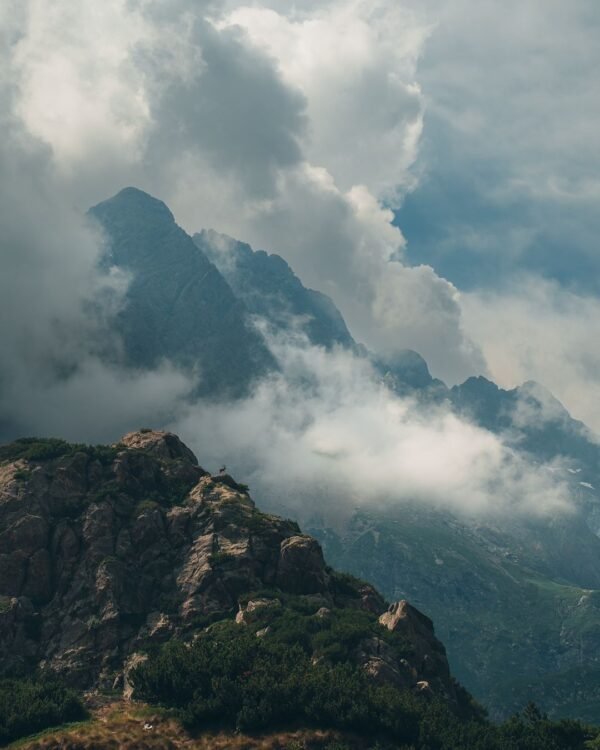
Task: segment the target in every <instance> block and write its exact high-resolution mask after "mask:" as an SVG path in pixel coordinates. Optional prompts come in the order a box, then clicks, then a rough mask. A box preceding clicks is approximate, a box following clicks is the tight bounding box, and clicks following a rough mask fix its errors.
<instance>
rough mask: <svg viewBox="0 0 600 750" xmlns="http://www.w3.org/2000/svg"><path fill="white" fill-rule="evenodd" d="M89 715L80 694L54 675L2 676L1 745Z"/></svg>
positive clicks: (0, 697) (0, 684)
mask: <svg viewBox="0 0 600 750" xmlns="http://www.w3.org/2000/svg"><path fill="white" fill-rule="evenodd" d="M85 717H86V711H85V709H84V707H83V705H82V703H81V701H80V700H79V698H78V697H77V695H76V694H75V693H74V692H73V691H72V690H68V689H67V688H65V686H64V685H63V684H62V683H61V682H59V681H58V680H57V679H56V678H54V677H49V676H43V675H42V676H38V677H36V678H31V679H21V680H17V679H5V680H0V745H5V744H7V743H8V742H11V741H12V740H15V739H18V738H19V737H23V736H24V735H28V734H32V733H33V732H40V731H42V730H43V729H47V728H48V727H53V726H57V725H59V724H65V723H67V722H71V721H80V720H81V719H84V718H85Z"/></svg>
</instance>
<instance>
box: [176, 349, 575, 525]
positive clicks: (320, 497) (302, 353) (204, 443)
mask: <svg viewBox="0 0 600 750" xmlns="http://www.w3.org/2000/svg"><path fill="white" fill-rule="evenodd" d="M275 349H276V351H277V354H278V355H279V358H280V361H281V362H282V363H283V366H284V372H283V374H282V375H279V376H276V377H274V378H273V379H271V380H270V381H268V382H265V383H263V384H261V385H260V386H259V387H258V388H257V390H256V392H255V393H254V395H253V396H252V397H251V398H249V399H247V400H246V401H243V402H240V403H238V404H236V405H235V408H231V406H230V405H225V404H220V405H218V404H200V405H199V406H197V407H196V408H195V409H192V410H191V411H190V412H189V413H188V414H187V415H186V416H185V417H184V418H182V419H181V420H180V421H178V422H177V423H176V424H175V425H174V428H175V429H176V430H177V432H178V433H179V434H180V435H181V436H182V437H183V438H184V439H185V440H186V442H188V444H189V445H190V446H191V447H192V448H193V449H194V450H195V451H196V452H197V455H198V456H199V457H200V458H201V460H202V461H204V462H207V464H208V468H213V467H216V466H217V465H219V464H220V463H221V462H222V461H223V460H226V462H227V464H228V466H229V467H230V469H231V470H232V472H233V473H234V475H235V476H237V477H238V478H239V479H240V480H241V479H242V478H243V480H244V481H248V482H249V484H250V485H251V487H252V490H253V494H254V497H256V498H257V500H258V501H259V502H265V501H266V502H268V503H270V504H273V505H277V507H279V508H281V507H282V506H285V505H286V504H288V503H289V504H290V505H291V506H292V507H293V506H294V505H295V506H296V507H295V511H296V512H297V513H298V512H300V511H304V512H310V511H311V510H313V511H314V510H320V511H325V509H326V508H327V507H328V508H329V509H330V510H331V509H334V510H335V511H338V510H341V509H343V508H345V509H346V510H351V509H352V508H353V507H354V506H355V505H362V504H380V505H385V504H388V503H402V502H417V503H426V504H429V505H431V506H436V507H441V508H445V509H448V510H451V511H453V512H457V513H464V514H467V515H474V516H488V517H493V516H498V517H504V516H505V515H506V514H510V515H511V516H512V517H515V516H517V515H519V514H528V515H529V514H533V515H536V514H539V515H544V514H546V513H556V512H562V511H567V510H568V509H569V507H570V500H569V496H568V492H567V490H566V488H565V487H564V486H563V485H562V484H561V483H559V482H557V480H556V478H555V477H554V475H553V474H552V473H551V472H547V471H544V469H543V467H541V468H539V467H534V466H532V465H530V464H528V463H527V462H526V461H524V460H523V459H522V458H520V457H519V456H517V455H516V454H515V453H513V452H512V451H511V450H510V449H508V448H507V447H506V446H505V445H504V444H503V443H502V441H501V440H500V439H499V438H497V437H496V436H494V435H492V434H491V433H489V432H487V431H485V430H482V429H480V428H478V427H475V426H473V425H471V424H469V423H467V422H465V421H463V420H461V419H459V418H458V417H457V416H455V415H454V414H452V413H451V412H450V411H449V410H448V409H446V408H443V407H438V408H432V409H431V410H425V411H424V410H423V409H422V408H417V407H416V406H415V404H413V403H412V402H411V401H410V400H402V399H399V398H398V397H396V396H394V395H393V394H391V393H390V391H388V390H387V389H386V388H385V387H384V386H383V385H382V384H380V383H378V382H377V379H376V377H375V376H374V373H373V372H372V371H371V369H370V367H369V365H368V363H367V362H366V361H364V360H359V359H356V358H354V357H353V356H352V355H350V354H348V353H346V352H342V351H339V352H336V353H333V354H331V353H327V352H325V351H324V350H321V349H317V348H314V347H307V346H302V345H298V342H296V343H292V344H290V342H289V341H282V342H279V344H275ZM257 436H259V438H260V439H257ZM299 503H300V504H301V505H302V504H303V503H304V504H307V503H308V504H310V505H309V506H307V505H305V507H303V508H298V504H299Z"/></svg>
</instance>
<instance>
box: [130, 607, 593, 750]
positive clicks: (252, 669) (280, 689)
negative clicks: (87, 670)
mask: <svg viewBox="0 0 600 750" xmlns="http://www.w3.org/2000/svg"><path fill="white" fill-rule="evenodd" d="M313 611H314V610H313ZM265 628H268V629H267V630H266V632H265ZM378 628H379V626H378V625H377V624H376V623H373V621H372V618H371V617H370V616H369V615H368V614H367V613H365V612H360V611H356V610H351V609H348V610H337V611H334V612H332V613H329V615H328V616H326V617H321V618H319V617H316V616H315V615H308V614H306V613H303V612H302V597H298V598H296V599H295V600H293V601H292V602H291V603H290V602H289V601H288V602H286V606H284V607H282V608H276V607H264V612H263V613H262V615H261V616H260V617H259V618H258V619H257V621H255V622H253V626H252V627H249V626H246V625H237V624H235V623H232V622H221V623H216V624H214V625H212V626H211V627H209V628H208V629H207V630H206V631H205V632H204V633H203V634H202V635H201V636H200V637H199V638H197V639H196V640H195V641H194V642H193V643H192V644H186V643H183V642H181V641H177V640H173V641H171V642H170V643H168V644H166V645H165V646H163V647H162V649H161V650H160V651H158V652H157V653H154V654H152V655H151V656H150V659H149V660H148V661H147V662H145V663H144V664H142V665H141V666H139V667H138V668H137V669H136V670H135V672H134V674H133V676H132V677H133V683H134V686H135V695H136V696H137V697H139V698H142V699H144V700H146V701H148V702H150V703H153V704H156V705H160V706H163V707H165V708H168V709H170V710H171V711H173V712H174V715H175V716H176V717H177V718H178V719H179V720H181V721H182V723H183V724H184V726H185V727H186V728H187V729H188V730H192V731H203V732H204V731H208V730H212V731H214V730H216V729H221V730H229V731H236V732H264V731H266V730H271V731H272V730H277V729H281V728H285V727H290V726H307V727H313V728H314V727H319V728H321V729H329V730H338V731H342V732H351V733H352V734H354V735H357V736H359V737H363V738H365V739H369V740H370V741H372V744H373V746H375V742H377V743H378V744H377V747H378V748H379V749H380V750H384V749H385V750H387V749H388V748H389V749H391V748H414V749H415V750H417V748H418V750H563V749H564V750H566V749H567V748H568V749H569V750H584V748H587V747H592V746H593V745H589V744H587V743H588V742H591V741H592V740H593V739H594V737H595V735H596V733H595V732H594V731H593V730H591V729H588V728H586V727H585V726H583V725H582V724H580V723H578V722H574V721H560V722H553V721H550V720H548V719H547V718H546V717H545V716H544V715H542V714H541V713H540V712H539V711H538V710H537V709H536V708H535V707H534V706H529V707H528V708H527V710H526V711H524V712H523V713H522V714H520V715H517V716H515V717H514V718H513V719H511V720H510V721H508V722H506V723H504V724H503V725H501V726H497V725H494V724H492V723H491V722H489V721H488V720H487V719H486V718H485V714H484V712H483V711H482V710H481V709H479V708H478V707H476V706H470V707H469V706H467V705H465V706H462V714H463V716H462V717H459V716H457V715H456V713H453V712H452V711H451V710H450V709H449V708H448V706H447V705H445V704H444V703H443V702H441V701H437V700H434V699H429V700H426V699H423V698H421V697H418V696H416V695H414V694H412V693H410V692H399V691H397V690H395V689H394V688H392V687H390V686H384V685H375V684H373V682H372V681H370V680H369V679H368V678H367V677H366V675H365V673H364V672H363V671H362V670H361V669H360V668H359V667H357V666H356V664H355V663H352V662H351V660H350V654H351V653H352V652H353V651H354V650H355V649H356V647H357V646H358V644H359V643H360V641H361V640H362V639H364V638H365V637H369V636H372V635H374V634H375V632H374V631H375V630H377V635H379V636H384V637H387V638H394V637H397V636H395V635H394V634H393V633H387V632H384V630H383V629H380V630H378ZM257 630H258V632H259V636H257V635H256V632H257ZM395 645H396V646H397V647H398V648H400V649H401V648H402V647H403V645H404V644H402V643H401V642H397V643H396V644H395ZM350 747H351V745H346V744H344V743H343V742H342V743H337V744H336V745H335V748H336V750H347V748H350Z"/></svg>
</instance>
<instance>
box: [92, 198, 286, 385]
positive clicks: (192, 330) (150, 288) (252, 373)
mask: <svg viewBox="0 0 600 750" xmlns="http://www.w3.org/2000/svg"><path fill="white" fill-rule="evenodd" d="M90 216H91V217H93V218H94V219H95V220H96V221H98V222H99V223H100V225H101V227H102V229H103V232H104V234H105V237H106V244H107V251H108V252H107V258H106V261H105V262H106V264H107V265H112V266H115V267H117V268H120V269H122V270H123V271H124V272H126V273H127V274H128V276H129V277H130V283H129V285H128V288H127V294H126V297H125V304H124V306H123V308H122V309H121V310H120V311H119V314H118V316H117V319H116V321H115V329H116V330H117V332H118V334H119V336H120V337H121V338H122V340H123V344H124V352H125V355H126V360H127V363H128V364H130V365H132V366H134V367H142V368H154V367H156V366H158V364H159V363H160V362H162V361H164V360H165V359H168V360H170V361H172V362H175V363H176V364H177V365H179V366H183V367H186V368H189V369H190V370H191V371H193V372H194V373H195V372H196V371H199V378H198V379H197V384H196V388H195V394H196V395H211V396H215V395H218V396H234V397H236V396H240V395H244V394H245V393H246V392H247V389H248V388H249V386H250V384H251V383H252V382H253V381H254V380H255V379H256V378H259V377H261V376H263V375H265V374H266V373H268V372H269V371H271V370H273V369H276V367H277V365H276V362H275V359H274V357H273V356H272V354H271V352H270V351H269V349H268V347H267V345H266V343H265V341H264V340H263V338H262V336H261V335H260V334H259V333H258V332H257V331H256V330H255V329H254V328H253V327H252V326H251V325H249V324H248V323H247V321H246V317H247V312H248V311H247V310H246V308H245V306H244V304H243V303H242V302H241V301H240V300H239V299H237V297H236V296H235V295H234V293H233V292H232V290H231V288H230V286H229V284H228V283H227V282H226V281H225V279H224V278H223V276H222V274H221V273H219V271H218V270H217V268H216V267H215V266H214V265H213V264H212V263H211V262H210V261H209V260H208V258H207V257H206V256H205V255H204V253H203V252H202V250H201V249H199V248H198V247H196V245H194V242H193V241H192V238H191V237H189V236H188V235H187V234H186V233H185V232H184V231H183V229H181V227H179V226H178V225H177V224H176V223H175V220H174V218H173V215H172V213H171V212H170V211H169V209H168V208H167V207H166V206H165V204H164V203H162V201H159V200H156V199H155V198H152V197H151V196H150V195H147V194H146V193H144V192H143V191H141V190H137V189H135V188H125V189H124V190H121V192H119V193H118V194H117V195H115V196H114V197H113V198H110V199H109V200H106V201H104V202H102V203H100V204H98V205H97V206H94V207H93V208H92V209H90Z"/></svg>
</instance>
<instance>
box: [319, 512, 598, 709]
mask: <svg viewBox="0 0 600 750" xmlns="http://www.w3.org/2000/svg"><path fill="white" fill-rule="evenodd" d="M306 526H307V528H308V529H309V531H310V532H311V533H312V534H314V535H315V536H316V537H317V538H318V539H319V540H320V541H321V543H322V544H323V549H324V551H325V554H326V555H327V558H328V559H329V560H331V562H332V564H333V565H335V566H336V567H338V568H340V569H341V570H346V571H348V572H350V573H352V574H354V575H360V576H363V577H366V578H367V579H368V580H371V581H373V582H374V583H375V584H376V585H377V586H378V587H379V588H380V589H381V591H383V592H384V593H385V594H386V595H387V596H389V597H391V598H396V597H408V598H410V599H411V601H414V602H415V604H416V605H417V606H418V607H420V608H421V609H423V610H424V611H425V612H427V613H429V614H430V615H431V616H432V617H433V618H435V621H436V623H437V624H438V630H439V633H440V635H441V637H442V638H443V640H444V642H445V643H446V645H447V647H448V654H449V658H450V663H451V665H452V668H453V669H454V670H455V672H456V674H457V676H458V678H459V679H460V680H461V681H462V682H463V683H464V684H465V685H467V686H468V687H469V689H470V690H471V691H472V692H473V693H474V694H475V695H476V696H477V697H478V699H479V700H481V701H482V702H483V704H484V705H486V706H487V707H488V708H490V709H491V710H492V713H493V715H495V716H497V717H506V716H507V715H508V713H509V711H514V710H518V709H521V708H522V707H523V705H524V704H525V703H526V700H527V698H526V694H527V689H526V686H527V685H529V686H531V685H533V684H535V690H533V688H532V691H533V692H535V696H536V700H537V701H538V702H539V704H540V705H541V706H542V707H543V708H544V709H545V710H547V711H550V712H551V713H553V714H554V715H563V716H564V715H566V716H578V717H580V718H582V719H585V720H593V721H596V722H598V721H600V707H599V706H598V705H597V704H596V710H595V711H593V710H592V709H591V708H590V707H589V706H588V707H587V708H586V710H585V711H584V710H583V707H582V711H579V710H577V708H576V706H574V704H573V702H571V703H570V704H569V703H568V701H567V700H566V698H565V695H563V696H562V697H561V698H560V700H558V699H557V696H556V694H555V691H554V690H553V689H552V688H551V686H552V683H553V681H555V680H556V676H557V675H558V674H561V673H563V672H565V671H568V670H570V675H571V686H572V689H573V692H575V691H579V692H580V693H581V692H585V691H587V692H588V693H589V694H591V692H594V691H595V690H597V687H598V686H597V685H596V683H595V682H594V680H596V679H597V675H598V673H599V670H600V540H599V539H598V538H597V537H596V536H595V535H594V534H592V532H591V531H590V530H589V529H588V528H587V526H586V525H585V524H584V523H583V522H582V520H581V519H579V518H563V519H556V520H552V519H548V520H542V519H539V520H537V521H534V520H529V521H528V520H526V519H521V520H518V521H517V520H515V521H513V522H507V521H506V519H504V520H500V521H499V522H498V523H496V524H494V523H491V522H488V523H487V524H486V523H483V522H479V523H475V522H472V521H471V522H470V521H468V520H467V519H465V518H458V517H456V516H452V515H450V514H448V513H444V512H442V511H436V510H433V509H429V510H428V509H426V508H423V507H409V506H402V505H401V506H398V507H396V508H388V509H387V510H380V511H375V510H371V511H368V510H365V511H358V512H357V513H355V514H354V515H353V517H352V518H351V519H349V520H348V521H347V522H346V523H345V524H344V525H341V524H340V523H339V522H338V523H337V527H336V528H335V529H333V528H329V527H328V526H327V524H326V523H324V522H323V521H317V522H316V523H313V524H310V523H307V524H306ZM582 665H585V666H586V669H587V671H586V672H583V671H579V667H580V666H582ZM546 680H547V681H548V685H549V687H548V690H546V691H544V689H543V686H544V684H545V682H546ZM586 680H588V682H586ZM590 680H591V682H590ZM520 683H522V685H521V686H520V688H519V689H518V692H515V691H517V686H518V685H519V684H520ZM519 700H521V701H522V702H521V703H519Z"/></svg>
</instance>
